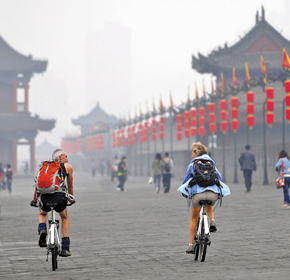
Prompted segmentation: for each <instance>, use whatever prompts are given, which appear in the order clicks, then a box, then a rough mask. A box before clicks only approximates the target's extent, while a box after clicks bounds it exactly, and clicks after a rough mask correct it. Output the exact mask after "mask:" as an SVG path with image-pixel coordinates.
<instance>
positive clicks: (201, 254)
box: [194, 200, 212, 262]
mask: <svg viewBox="0 0 290 280" xmlns="http://www.w3.org/2000/svg"><path fill="white" fill-rule="evenodd" d="M199 204H200V205H201V209H200V211H199V215H198V222H197V229H196V233H195V238H194V244H195V248H194V260H195V261H197V260H198V258H199V259H200V261H201V262H204V260H205V256H206V251H207V246H210V244H211V240H210V229H209V217H208V215H207V213H206V211H205V207H206V206H211V205H212V201H210V200H201V201H200V202H199Z"/></svg>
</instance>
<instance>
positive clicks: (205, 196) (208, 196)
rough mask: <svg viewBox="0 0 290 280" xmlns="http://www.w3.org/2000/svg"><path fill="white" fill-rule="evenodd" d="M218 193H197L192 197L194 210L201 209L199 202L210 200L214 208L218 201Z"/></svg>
mask: <svg viewBox="0 0 290 280" xmlns="http://www.w3.org/2000/svg"><path fill="white" fill-rule="evenodd" d="M218 197H219V195H218V193H214V192H212V191H204V192H202V193H197V194H195V195H193V196H192V204H191V205H192V207H194V208H198V207H200V205H199V202H200V201H201V200H210V201H211V202H212V205H211V206H213V205H214V204H215V202H216V201H217V200H218Z"/></svg>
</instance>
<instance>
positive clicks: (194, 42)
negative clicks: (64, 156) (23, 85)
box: [0, 0, 290, 145]
mask: <svg viewBox="0 0 290 280" xmlns="http://www.w3.org/2000/svg"><path fill="white" fill-rule="evenodd" d="M262 5H264V8H265V15H266V20H267V21H268V22H269V23H270V24H271V25H273V27H274V28H276V29H277V30H278V31H280V32H282V35H283V36H284V37H286V38H288V40H290V28H289V23H290V20H289V14H290V1H287V0H276V1H273V0H264V1H261V0H242V1H237V0H191V1H189V0H176V1H173V0H172V1H171V0H144V1H143V0H142V1H141V0H49V1H44V0H1V2H0V7H1V8H0V26H1V29H0V36H2V37H3V38H4V40H6V42H8V44H10V45H11V46H12V47H13V48H14V49H15V50H17V51H18V52H20V53H22V54H24V55H28V54H32V55H33V57H34V58H35V59H45V60H48V69H47V71H46V72H45V73H44V74H43V75H35V76H34V78H33V79H32V82H31V84H30V111H31V112H32V113H33V114H35V113H37V114H39V115H40V117H42V118H57V119H58V123H57V128H56V129H54V130H53V132H51V133H41V134H40V135H39V136H38V138H37V143H38V144H39V143H41V142H42V141H43V140H44V139H45V138H46V139H47V140H48V141H49V142H50V143H52V144H54V145H58V144H59V143H60V138H61V137H63V136H64V135H65V133H68V132H69V133H72V132H74V131H76V129H75V128H74V127H73V125H72V124H71V118H77V117H78V116H80V115H83V114H87V113H88V112H89V111H90V110H91V109H92V108H93V107H94V106H95V104H96V102H97V100H98V97H97V96H96V97H95V102H92V104H91V105H89V106H87V105H85V102H84V97H85V90H86V84H85V81H86V77H85V73H86V69H85V58H86V42H87V40H88V37H89V36H91V34H94V33H95V32H96V31H101V30H103V28H104V26H105V24H106V23H108V22H117V23H120V24H122V25H123V26H124V27H127V28H130V29H131V31H132V32H131V36H132V37H131V40H132V46H131V51H132V60H131V61H132V72H131V73H132V74H131V75H132V77H131V90H130V91H131V92H130V94H131V105H132V107H131V108H129V107H128V108H119V111H114V112H111V111H109V112H108V113H109V114H116V115H117V116H118V115H124V113H127V112H128V111H129V110H131V112H132V115H133V112H134V107H135V106H138V107H139V104H142V107H143V110H144V111H145V101H146V100H148V103H149V108H151V107H152V98H153V96H155V103H156V105H157V102H158V101H159V98H160V94H162V97H163V102H164V104H165V105H166V106H167V105H169V91H170V90H171V91H172V96H173V100H174V102H175V103H176V104H179V103H180V102H181V101H184V100H186V98H187V89H188V86H190V88H191V96H192V97H193V96H194V93H193V91H194V84H195V82H197V84H198V86H199V90H200V92H201V89H202V79H203V76H202V75H199V74H197V73H196V72H195V71H193V70H192V69H191V55H192V54H197V53H198V52H201V53H202V54H204V55H207V54H209V52H211V51H212V50H213V49H214V48H217V47H218V46H219V45H222V46H223V45H224V43H225V42H227V43H228V45H229V46H231V45H233V44H234V43H236V42H237V41H238V40H239V36H244V35H245V32H248V31H249V30H250V29H251V28H252V27H253V26H254V25H255V15H256V11H257V10H259V12H260V14H261V6H262ZM204 79H205V83H206V87H208V88H210V77H209V76H205V77H204ZM111 102H112V99H110V98H109V97H108V100H107V102H103V103H102V104H101V106H102V107H103V108H104V109H105V110H109V108H110V103H111Z"/></svg>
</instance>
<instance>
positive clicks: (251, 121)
mask: <svg viewBox="0 0 290 280" xmlns="http://www.w3.org/2000/svg"><path fill="white" fill-rule="evenodd" d="M247 125H248V126H249V128H250V129H252V128H253V126H254V125H255V116H254V115H248V116H247Z"/></svg>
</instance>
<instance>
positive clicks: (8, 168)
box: [6, 164, 13, 195]
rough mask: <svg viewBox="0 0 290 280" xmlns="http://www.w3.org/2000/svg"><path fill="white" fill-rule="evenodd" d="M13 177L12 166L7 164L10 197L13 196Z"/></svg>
mask: <svg viewBox="0 0 290 280" xmlns="http://www.w3.org/2000/svg"><path fill="white" fill-rule="evenodd" d="M12 177H13V172H12V169H11V165H10V164H7V170H6V179H7V186H8V192H9V195H11V193H12V189H11V185H12Z"/></svg>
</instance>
